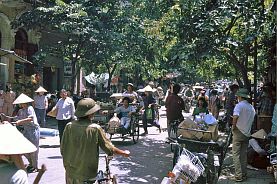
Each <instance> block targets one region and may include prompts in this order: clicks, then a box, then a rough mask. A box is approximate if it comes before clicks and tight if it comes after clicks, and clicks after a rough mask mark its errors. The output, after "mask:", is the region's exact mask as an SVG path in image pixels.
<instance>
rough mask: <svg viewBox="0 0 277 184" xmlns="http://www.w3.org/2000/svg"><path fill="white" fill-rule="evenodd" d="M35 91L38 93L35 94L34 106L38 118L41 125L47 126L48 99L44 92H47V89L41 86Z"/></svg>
mask: <svg viewBox="0 0 277 184" xmlns="http://www.w3.org/2000/svg"><path fill="white" fill-rule="evenodd" d="M35 92H36V95H35V96H34V107H35V112H36V115H37V119H38V124H39V125H40V126H41V127H45V114H46V110H47V108H48V99H47V97H46V96H45V95H44V93H46V92H47V91H46V89H44V88H43V87H41V86H40V87H39V88H38V89H37V90H36V91H35Z"/></svg>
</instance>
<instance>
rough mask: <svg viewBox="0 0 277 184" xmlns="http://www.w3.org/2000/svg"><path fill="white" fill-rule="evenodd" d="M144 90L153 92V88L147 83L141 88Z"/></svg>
mask: <svg viewBox="0 0 277 184" xmlns="http://www.w3.org/2000/svg"><path fill="white" fill-rule="evenodd" d="M143 89H144V91H146V92H153V89H152V88H151V86H149V85H147V86H146V87H145V88H143Z"/></svg>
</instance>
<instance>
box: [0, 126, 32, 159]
mask: <svg viewBox="0 0 277 184" xmlns="http://www.w3.org/2000/svg"><path fill="white" fill-rule="evenodd" d="M36 150H37V148H36V147H35V146H34V145H33V144H32V143H31V142H30V141H29V140H28V139H26V138H25V137H24V136H23V134H22V133H20V132H19V131H18V130H17V128H16V127H14V126H12V125H11V124H9V123H6V124H1V123H0V154H2V155H14V154H24V153H32V152H35V151H36Z"/></svg>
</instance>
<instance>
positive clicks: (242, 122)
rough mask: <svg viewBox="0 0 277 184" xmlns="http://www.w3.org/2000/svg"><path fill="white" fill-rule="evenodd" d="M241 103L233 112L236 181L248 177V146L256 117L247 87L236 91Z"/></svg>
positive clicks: (233, 148)
mask: <svg viewBox="0 0 277 184" xmlns="http://www.w3.org/2000/svg"><path fill="white" fill-rule="evenodd" d="M236 95H237V97H238V100H239V103H238V104H237V105H236V106H235V109H234V113H233V125H232V133H233V142H232V144H233V146H232V152H233V162H234V166H235V177H234V178H233V179H234V180H235V181H236V182H242V181H244V180H246V179H247V172H246V169H247V147H248V142H249V137H250V136H251V127H252V123H253V121H254V117H255V109H254V107H253V106H252V105H251V104H250V103H249V102H248V101H247V99H249V98H250V94H249V92H248V90H247V89H244V88H241V89H239V90H238V91H237V93H236Z"/></svg>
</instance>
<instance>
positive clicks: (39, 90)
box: [35, 86, 47, 93]
mask: <svg viewBox="0 0 277 184" xmlns="http://www.w3.org/2000/svg"><path fill="white" fill-rule="evenodd" d="M35 92H36V93H40V92H44V93H46V92H47V90H46V89H44V88H43V87H42V86H39V88H38V89H37V90H36V91H35Z"/></svg>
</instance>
